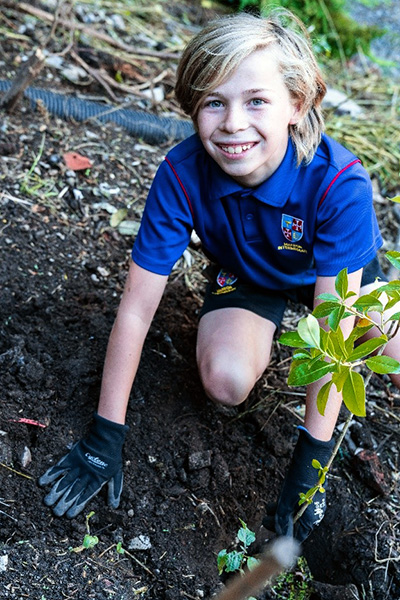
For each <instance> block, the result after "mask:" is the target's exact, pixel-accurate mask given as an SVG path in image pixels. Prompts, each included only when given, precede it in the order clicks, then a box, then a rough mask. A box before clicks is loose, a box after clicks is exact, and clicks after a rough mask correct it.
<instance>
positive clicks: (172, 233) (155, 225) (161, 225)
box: [132, 160, 193, 275]
mask: <svg viewBox="0 0 400 600" xmlns="http://www.w3.org/2000/svg"><path fill="white" fill-rule="evenodd" d="M192 229H193V218H192V214H191V208H190V200H189V198H188V197H187V194H186V192H185V190H184V189H183V186H182V184H181V183H180V181H179V179H178V178H177V176H176V174H175V173H174V171H173V169H172V168H171V166H170V164H169V163H168V162H167V161H165V160H164V161H163V163H161V165H160V167H159V169H158V171H157V173H156V176H155V178H154V180H153V183H152V186H151V188H150V191H149V194H148V197H147V201H146V206H145V209H144V212H143V217H142V221H141V225H140V229H139V232H138V235H137V238H136V240H135V243H134V246H133V249H132V259H133V260H134V262H135V263H136V264H138V265H139V266H140V267H142V268H144V269H146V270H148V271H151V272H153V273H157V274H159V275H169V274H170V272H171V270H172V267H173V266H174V264H175V263H176V261H177V260H178V259H179V258H180V257H181V256H182V254H183V252H184V250H185V248H186V247H187V245H188V244H189V241H190V235H191V232H192Z"/></svg>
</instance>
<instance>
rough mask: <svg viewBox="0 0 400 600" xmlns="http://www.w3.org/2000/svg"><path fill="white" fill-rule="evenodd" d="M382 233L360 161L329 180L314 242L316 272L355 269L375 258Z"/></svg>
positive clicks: (369, 182)
mask: <svg viewBox="0 0 400 600" xmlns="http://www.w3.org/2000/svg"><path fill="white" fill-rule="evenodd" d="M381 246H382V237H381V235H380V232H379V227H378V223H377V219H376V215H375V211H374V206H373V194H372V184H371V181H370V178H369V176H368V174H367V172H366V171H365V169H364V168H363V167H362V165H361V164H360V163H359V162H356V163H355V164H352V165H351V166H349V167H348V168H345V169H343V170H342V171H341V172H339V173H337V174H336V175H335V176H334V177H333V178H331V181H330V182H329V183H328V186H327V188H326V191H325V194H324V196H323V197H322V200H321V201H320V206H319V208H318V212H317V226H316V236H315V245H314V258H315V267H316V273H317V275H319V276H325V277H329V276H336V275H337V273H338V272H339V271H340V270H341V269H344V268H346V267H347V269H348V272H349V273H352V272H354V271H357V270H358V269H361V268H362V267H364V266H365V265H366V264H367V263H368V262H369V261H370V260H372V259H373V258H374V256H375V255H376V253H377V251H378V249H379V248H380V247H381Z"/></svg>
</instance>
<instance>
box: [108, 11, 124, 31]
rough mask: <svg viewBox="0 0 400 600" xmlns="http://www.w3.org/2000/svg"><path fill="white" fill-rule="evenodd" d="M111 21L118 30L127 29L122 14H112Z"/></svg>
mask: <svg viewBox="0 0 400 600" xmlns="http://www.w3.org/2000/svg"><path fill="white" fill-rule="evenodd" d="M111 22H112V24H113V25H114V27H115V29H117V30H118V31H126V25H125V21H124V19H123V18H122V17H121V15H118V14H115V15H111Z"/></svg>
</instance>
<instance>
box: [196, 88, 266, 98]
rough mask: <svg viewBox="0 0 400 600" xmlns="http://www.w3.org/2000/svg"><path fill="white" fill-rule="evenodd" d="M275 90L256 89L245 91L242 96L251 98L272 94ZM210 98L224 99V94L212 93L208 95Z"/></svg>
mask: <svg viewBox="0 0 400 600" xmlns="http://www.w3.org/2000/svg"><path fill="white" fill-rule="evenodd" d="M272 91H273V90H269V89H267V88H259V89H254V90H244V92H243V93H242V96H251V95H252V94H260V93H264V94H265V93H269V92H272ZM208 96H216V97H217V98H224V94H221V93H220V92H210V93H209V94H208Z"/></svg>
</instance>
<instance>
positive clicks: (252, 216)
mask: <svg viewBox="0 0 400 600" xmlns="http://www.w3.org/2000/svg"><path fill="white" fill-rule="evenodd" d="M253 219H254V215H253V213H248V214H247V215H246V221H252V220H253Z"/></svg>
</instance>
